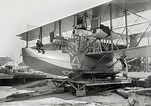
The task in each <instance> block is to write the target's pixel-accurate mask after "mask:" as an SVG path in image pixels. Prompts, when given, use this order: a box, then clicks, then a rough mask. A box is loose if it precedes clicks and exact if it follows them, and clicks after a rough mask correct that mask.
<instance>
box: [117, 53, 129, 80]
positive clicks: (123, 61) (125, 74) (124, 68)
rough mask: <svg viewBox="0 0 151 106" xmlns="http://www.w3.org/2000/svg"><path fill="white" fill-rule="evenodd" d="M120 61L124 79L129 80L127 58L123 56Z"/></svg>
mask: <svg viewBox="0 0 151 106" xmlns="http://www.w3.org/2000/svg"><path fill="white" fill-rule="evenodd" d="M118 60H119V61H120V62H121V64H122V70H123V71H122V72H123V77H126V78H128V75H127V73H128V65H127V62H126V56H125V55H123V56H121V57H120V58H119V59H118Z"/></svg>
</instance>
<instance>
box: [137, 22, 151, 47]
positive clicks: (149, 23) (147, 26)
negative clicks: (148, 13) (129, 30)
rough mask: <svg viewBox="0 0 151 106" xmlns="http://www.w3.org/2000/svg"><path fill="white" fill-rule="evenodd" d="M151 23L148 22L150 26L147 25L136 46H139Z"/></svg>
mask: <svg viewBox="0 0 151 106" xmlns="http://www.w3.org/2000/svg"><path fill="white" fill-rule="evenodd" d="M150 24H151V23H149V24H148V26H147V28H146V30H145V31H144V33H143V35H142V36H141V38H140V39H139V41H138V42H137V44H136V46H135V47H137V46H138V44H139V43H140V41H141V40H142V38H143V36H144V35H145V32H146V31H147V30H148V28H149V26H150Z"/></svg>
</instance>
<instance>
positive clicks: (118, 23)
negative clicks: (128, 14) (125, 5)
mask: <svg viewBox="0 0 151 106" xmlns="http://www.w3.org/2000/svg"><path fill="white" fill-rule="evenodd" d="M123 14H124V13H123ZM121 21H122V17H121V18H120V20H119V23H118V24H117V26H116V28H118V26H119V24H120V23H121Z"/></svg>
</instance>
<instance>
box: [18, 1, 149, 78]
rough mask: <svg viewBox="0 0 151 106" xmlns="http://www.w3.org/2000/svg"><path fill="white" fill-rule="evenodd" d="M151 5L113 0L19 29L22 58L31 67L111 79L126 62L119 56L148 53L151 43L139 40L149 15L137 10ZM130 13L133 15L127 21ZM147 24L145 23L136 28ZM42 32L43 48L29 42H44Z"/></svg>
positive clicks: (73, 75)
mask: <svg viewBox="0 0 151 106" xmlns="http://www.w3.org/2000/svg"><path fill="white" fill-rule="evenodd" d="M150 9H151V1H150V0H112V1H110V2H107V3H104V4H99V5H98V6H95V7H93V8H90V9H87V10H84V11H81V12H79V13H76V14H73V15H71V16H68V17H65V18H63V19H59V20H56V21H55V22H52V23H49V24H47V25H44V26H40V27H38V28H35V29H32V30H29V31H26V32H24V33H22V34H19V35H17V36H19V37H21V39H22V40H25V41H26V47H25V48H22V56H23V61H24V63H25V64H26V65H28V66H30V67H32V68H33V69H36V70H39V71H43V72H46V73H50V74H54V75H58V76H68V77H70V78H73V77H77V76H81V75H82V76H83V77H84V78H85V77H93V78H94V77H99V78H106V77H111V78H112V79H114V78H115V75H116V74H117V73H119V72H120V71H121V70H124V68H126V69H127V68H128V67H127V63H126V62H125V61H118V60H120V59H119V58H122V57H123V58H130V59H134V58H137V57H146V56H151V46H150V45H146V46H141V47H140V46H139V43H140V41H141V40H142V39H143V38H144V37H146V36H147V35H145V33H146V32H147V31H148V28H149V26H150V20H148V19H146V18H145V17H143V16H142V15H140V14H139V13H140V12H144V11H147V10H150ZM137 13H138V14H137ZM132 15H135V16H136V17H137V19H136V20H135V21H133V22H130V21H129V20H128V18H129V17H131V16H132ZM138 18H139V19H138ZM122 19H123V21H122V24H119V20H122ZM141 19H142V20H141ZM117 21H118V22H117ZM117 23H118V24H117ZM145 24H147V27H143V28H142V29H141V30H136V28H137V29H138V28H140V27H142V26H144V25H145ZM132 27H134V28H132ZM144 28H146V29H144ZM130 29H133V30H131V31H130V32H129V30H130ZM148 33H149V31H148ZM64 35H69V36H68V38H65V37H64ZM137 35H138V36H137ZM46 37H47V38H49V41H48V43H47V44H44V49H45V53H44V54H42V53H38V51H37V50H36V49H35V46H32V47H30V46H29V42H31V41H34V40H36V39H39V40H40V41H41V42H43V43H44V38H46ZM131 38H133V39H131ZM149 39H150V38H149ZM123 60H124V59H123ZM123 66H124V67H123Z"/></svg>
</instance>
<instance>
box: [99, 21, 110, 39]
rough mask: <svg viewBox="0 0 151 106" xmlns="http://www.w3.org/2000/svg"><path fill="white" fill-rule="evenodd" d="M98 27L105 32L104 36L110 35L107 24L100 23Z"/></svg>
mask: <svg viewBox="0 0 151 106" xmlns="http://www.w3.org/2000/svg"><path fill="white" fill-rule="evenodd" d="M100 29H102V30H103V31H104V32H105V33H106V34H107V36H106V37H108V36H110V35H111V29H110V28H109V27H108V26H105V25H103V24H100Z"/></svg>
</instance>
